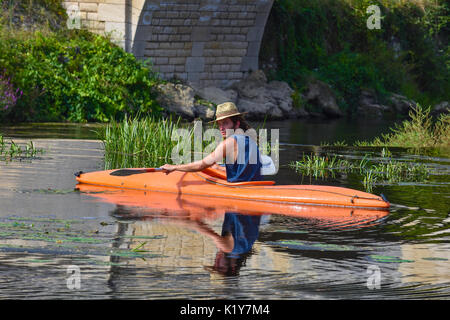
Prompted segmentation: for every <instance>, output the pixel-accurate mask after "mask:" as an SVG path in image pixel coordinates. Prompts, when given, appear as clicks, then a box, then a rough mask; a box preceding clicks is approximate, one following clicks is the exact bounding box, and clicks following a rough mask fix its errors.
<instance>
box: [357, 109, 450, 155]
mask: <svg viewBox="0 0 450 320" xmlns="http://www.w3.org/2000/svg"><path fill="white" fill-rule="evenodd" d="M430 110H431V108H430V107H428V108H422V107H420V106H418V107H415V108H412V109H411V110H410V112H409V118H410V119H409V120H405V121H403V123H402V124H401V125H396V126H395V127H394V128H391V132H390V133H387V134H382V135H381V137H377V138H375V139H374V140H373V141H371V142H366V141H358V142H356V143H355V146H359V147H361V146H364V147H365V146H372V147H382V146H383V147H402V148H408V149H409V150H411V151H412V152H414V153H421V152H422V151H424V150H426V149H430V148H431V149H435V150H437V151H438V153H440V154H443V155H448V154H450V114H443V115H440V116H439V117H438V118H437V119H436V121H433V118H432V116H431V115H430Z"/></svg>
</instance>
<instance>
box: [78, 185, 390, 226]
mask: <svg viewBox="0 0 450 320" xmlns="http://www.w3.org/2000/svg"><path fill="white" fill-rule="evenodd" d="M77 189H79V190H80V191H82V192H84V193H85V194H86V195H89V196H92V197H94V198H96V199H98V200H100V201H104V202H108V203H113V204H116V205H120V206H126V207H132V209H131V210H125V211H127V212H128V213H127V214H126V215H127V216H128V218H138V219H139V218H142V217H143V216H147V217H148V218H150V217H151V216H153V217H160V218H172V217H173V218H181V217H189V219H194V220H199V219H200V220H201V219H208V220H215V219H218V218H219V217H223V215H224V214H225V213H226V212H230V211H231V212H238V213H241V214H249V215H265V214H281V215H288V216H294V217H299V218H306V219H320V220H322V221H327V222H329V223H331V224H333V225H345V226H346V227H348V226H351V225H360V224H365V225H367V224H368V223H370V222H373V221H375V220H378V219H380V218H383V217H385V216H387V215H388V214H389V211H387V210H374V209H363V208H350V207H332V206H317V205H299V204H297V205H292V204H288V203H276V202H262V201H248V200H239V199H233V200H230V199H229V198H220V197H202V196H193V195H185V194H181V195H178V194H175V193H169V192H153V191H143V190H130V189H117V188H108V187H100V186H94V185H88V184H78V185H77ZM124 218H125V216H124Z"/></svg>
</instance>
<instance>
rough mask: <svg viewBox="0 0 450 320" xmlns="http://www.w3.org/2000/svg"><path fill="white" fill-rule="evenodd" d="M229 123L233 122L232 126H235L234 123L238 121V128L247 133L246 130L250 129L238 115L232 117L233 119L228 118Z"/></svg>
mask: <svg viewBox="0 0 450 320" xmlns="http://www.w3.org/2000/svg"><path fill="white" fill-rule="evenodd" d="M230 119H231V121H233V123H234V124H236V122H237V121H238V120H239V123H240V124H239V128H240V129H242V130H244V131H247V130H248V129H251V127H250V125H249V124H248V122H247V121H246V120H245V119H244V117H243V116H242V115H238V116H234V117H230Z"/></svg>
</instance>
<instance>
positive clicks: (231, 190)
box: [76, 168, 389, 210]
mask: <svg viewBox="0 0 450 320" xmlns="http://www.w3.org/2000/svg"><path fill="white" fill-rule="evenodd" d="M127 170H128V171H129V172H131V173H133V172H136V173H134V174H127V175H124V176H121V175H115V173H117V172H120V170H105V171H97V172H89V173H79V174H78V176H77V178H76V179H77V181H78V182H79V183H80V184H87V185H92V186H101V187H110V188H120V189H128V190H141V191H158V192H165V193H172V194H176V195H178V196H180V195H183V196H201V197H202V198H203V199H205V198H215V199H226V201H227V202H230V201H233V202H234V201H237V200H241V201H245V202H246V203H247V205H249V206H251V207H255V206H261V207H262V208H267V207H269V206H271V205H285V206H286V205H287V206H292V205H321V206H338V207H349V208H364V209H375V210H387V209H388V208H389V202H387V201H385V200H383V199H382V198H381V197H379V196H376V195H373V194H370V193H366V192H362V191H358V190H353V189H349V188H342V187H333V186H319V185H275V182H274V181H249V182H237V183H236V182H234V183H229V182H227V181H226V177H224V175H223V173H222V172H220V171H218V170H214V169H210V168H208V169H205V170H203V171H201V172H179V171H174V172H172V173H170V174H165V173H163V172H158V171H152V169H122V171H127ZM146 170H148V171H150V172H145V171H146Z"/></svg>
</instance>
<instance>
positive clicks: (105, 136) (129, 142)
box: [98, 117, 192, 169]
mask: <svg viewBox="0 0 450 320" xmlns="http://www.w3.org/2000/svg"><path fill="white" fill-rule="evenodd" d="M179 128H181V125H180V118H179V119H178V120H176V121H174V120H172V118H167V119H159V118H156V117H146V118H143V119H138V118H134V119H128V118H125V119H124V120H123V121H120V122H117V121H114V120H112V121H110V123H108V124H107V125H106V126H105V127H104V128H102V129H100V131H98V134H99V138H100V139H101V140H102V142H103V145H104V148H105V169H114V168H137V167H157V166H161V165H163V164H165V163H168V162H170V161H171V159H170V158H171V152H172V149H173V148H174V147H176V146H177V144H178V141H173V140H172V136H173V134H174V132H175V131H176V130H177V129H179ZM188 135H190V136H192V129H190V131H188Z"/></svg>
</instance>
